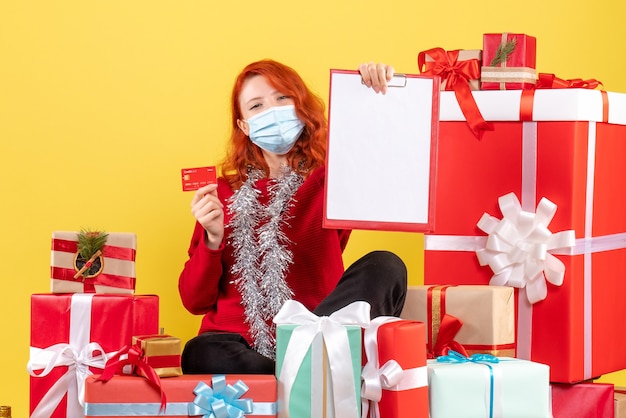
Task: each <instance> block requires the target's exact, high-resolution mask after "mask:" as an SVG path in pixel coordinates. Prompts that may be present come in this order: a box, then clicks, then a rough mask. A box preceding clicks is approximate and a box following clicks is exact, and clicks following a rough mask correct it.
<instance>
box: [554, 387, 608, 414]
mask: <svg viewBox="0 0 626 418" xmlns="http://www.w3.org/2000/svg"><path fill="white" fill-rule="evenodd" d="M550 387H551V388H552V416H553V417H554V418H572V417H576V418H614V417H613V414H614V412H613V411H614V405H613V403H614V401H613V384H610V383H576V384H573V385H568V384H555V383H553V384H551V385H550Z"/></svg>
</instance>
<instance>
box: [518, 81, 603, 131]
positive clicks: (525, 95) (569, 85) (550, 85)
mask: <svg viewBox="0 0 626 418" xmlns="http://www.w3.org/2000/svg"><path fill="white" fill-rule="evenodd" d="M598 86H601V87H604V85H603V84H602V82H601V81H598V80H596V79H595V78H590V79H588V80H583V79H582V78H572V79H569V80H564V79H562V78H559V77H557V76H556V75H554V74H550V73H539V76H538V78H537V84H535V86H534V87H533V88H532V89H528V90H522V97H521V99H520V109H519V112H520V120H521V121H522V122H529V121H532V120H533V102H534V100H535V90H537V89H590V90H593V89H595V88H596V87H598ZM600 93H601V94H602V122H604V123H607V122H608V121H609V96H608V95H607V94H606V91H604V90H601V91H600Z"/></svg>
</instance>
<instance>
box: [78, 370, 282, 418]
mask: <svg viewBox="0 0 626 418" xmlns="http://www.w3.org/2000/svg"><path fill="white" fill-rule="evenodd" d="M222 378H223V376H220V375H182V376H177V377H171V378H168V379H162V380H161V385H162V389H163V390H164V392H165V394H166V396H167V404H166V407H165V414H163V413H159V408H160V406H161V395H160V393H159V391H158V390H155V388H154V386H152V385H151V384H150V382H148V381H147V380H146V379H144V378H141V377H137V376H114V377H113V378H112V379H111V380H110V381H108V382H103V381H98V380H96V379H97V376H89V377H88V378H87V380H86V382H85V417H134V416H142V417H146V418H157V417H162V416H164V415H165V416H182V417H187V416H192V414H191V413H189V406H190V404H191V403H192V402H193V401H194V399H195V398H196V394H194V389H195V388H196V387H197V385H198V384H199V383H200V382H203V383H204V384H206V385H207V386H209V387H210V388H211V392H213V394H212V395H208V396H207V398H208V399H206V400H208V402H207V404H213V401H215V400H218V401H219V400H220V399H222V395H221V394H222V393H223V392H222V391H221V390H220V388H218V386H219V383H217V384H216V382H217V381H218V379H222ZM238 381H241V382H243V384H244V385H245V386H247V390H245V391H244V389H245V387H244V388H243V389H241V390H239V391H238V392H237V396H236V397H235V399H236V400H240V401H243V402H245V403H246V404H248V406H250V404H251V407H252V413H246V414H244V416H246V417H248V416H249V417H256V418H270V417H276V409H277V405H276V378H275V377H274V376H273V375H226V376H225V382H224V381H222V384H224V383H225V384H226V385H232V386H234V387H235V388H237V389H239V388H240V387H242V386H241V385H237V382H238ZM212 396H213V397H214V398H212ZM226 404H227V405H231V404H230V403H228V401H227V402H226ZM232 405H233V406H234V407H235V408H239V407H238V404H236V402H234V403H233V404H232ZM192 408H195V407H193V406H192ZM235 411H237V409H235ZM196 412H201V413H196ZM196 412H194V414H193V416H196V415H201V416H207V417H208V416H216V415H214V414H211V411H210V410H201V411H196ZM220 416H221V415H220ZM228 416H231V415H228ZM233 416H238V415H233Z"/></svg>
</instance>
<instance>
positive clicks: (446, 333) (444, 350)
mask: <svg viewBox="0 0 626 418" xmlns="http://www.w3.org/2000/svg"><path fill="white" fill-rule="evenodd" d="M462 326H463V322H462V321H461V320H460V319H459V318H457V317H456V316H452V315H448V314H444V315H443V317H442V318H441V324H440V326H439V334H438V335H437V342H436V343H435V345H434V346H432V348H431V349H430V350H428V358H430V359H434V358H437V357H439V356H446V355H448V351H450V350H454V351H456V352H458V353H461V354H463V355H464V356H465V357H469V356H468V354H467V351H465V347H463V345H461V344H460V343H459V342H457V341H454V337H455V336H456V334H457V333H458V332H459V330H460V329H461V327H462Z"/></svg>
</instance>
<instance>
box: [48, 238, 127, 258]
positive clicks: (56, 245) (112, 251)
mask: <svg viewBox="0 0 626 418" xmlns="http://www.w3.org/2000/svg"><path fill="white" fill-rule="evenodd" d="M52 251H62V252H65V253H76V252H78V242H77V241H71V240H66V239H58V238H57V239H53V240H52ZM136 253H137V250H135V249H134V248H128V247H116V246H114V245H105V246H103V247H102V256H103V257H107V258H117V259H119V260H126V261H135V255H136Z"/></svg>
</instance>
